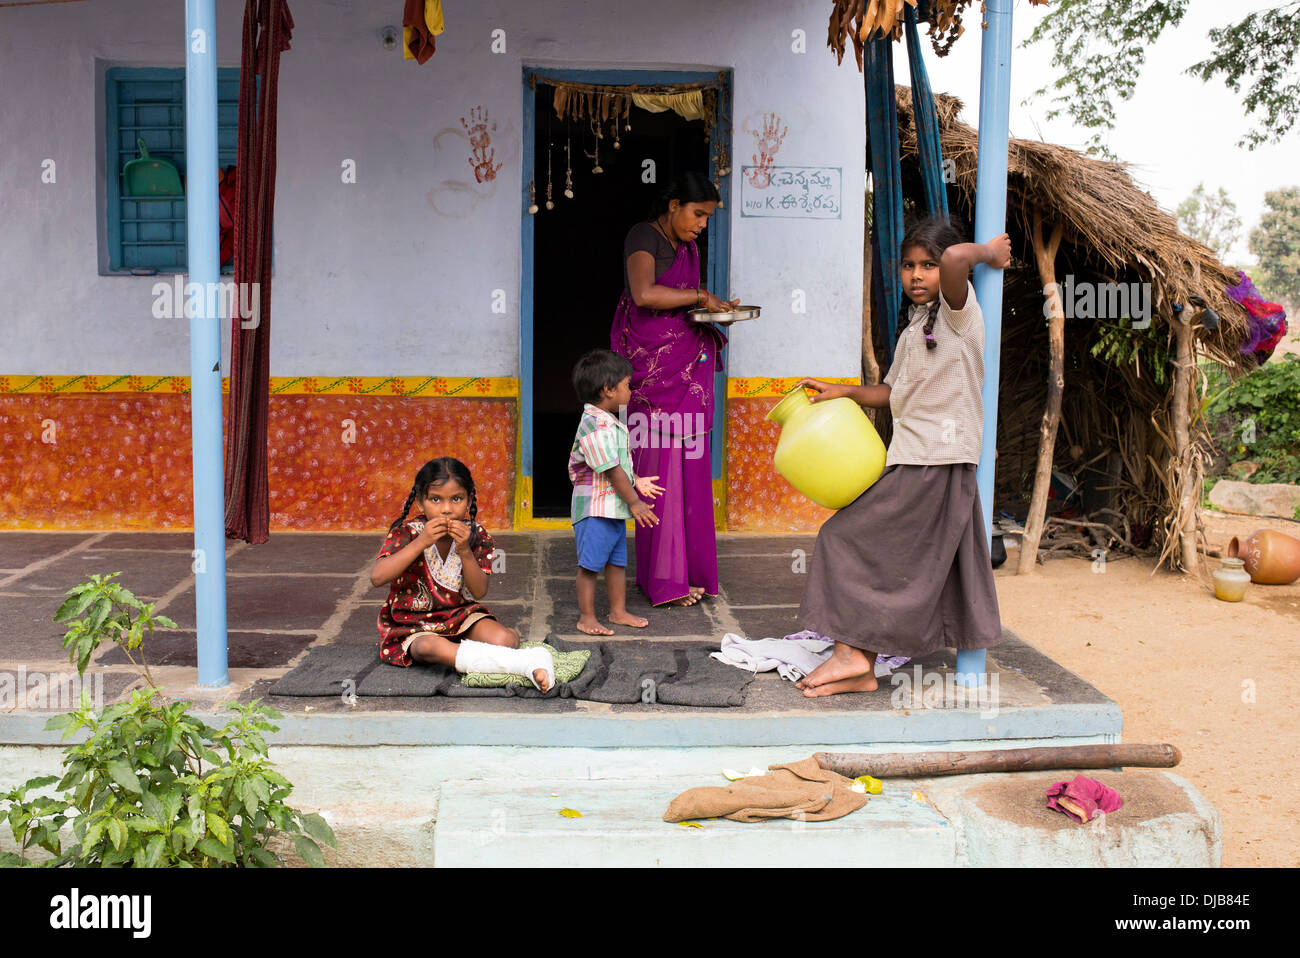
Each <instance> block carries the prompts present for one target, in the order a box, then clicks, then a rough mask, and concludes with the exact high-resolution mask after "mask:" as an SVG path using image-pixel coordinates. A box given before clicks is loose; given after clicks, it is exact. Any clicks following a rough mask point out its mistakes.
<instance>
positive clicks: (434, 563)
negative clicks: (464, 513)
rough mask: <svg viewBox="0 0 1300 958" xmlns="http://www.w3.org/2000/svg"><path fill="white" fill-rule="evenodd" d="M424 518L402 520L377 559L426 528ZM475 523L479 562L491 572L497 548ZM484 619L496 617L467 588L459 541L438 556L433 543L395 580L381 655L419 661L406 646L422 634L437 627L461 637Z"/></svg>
mask: <svg viewBox="0 0 1300 958" xmlns="http://www.w3.org/2000/svg"><path fill="white" fill-rule="evenodd" d="M424 522H425V520H424V517H423V516H418V517H416V518H413V519H407V520H406V521H405V522H403V523H402V524H401V526H399V527H398V528H397V531H395V532H391V533H389V535H388V538H387V539H385V540H384V546H383V548H382V549H380V550H379V556H378V558H381V559H382V558H383V557H384V556H390V555H393V554H394V553H397V552H401V551H402V549H404V548H406V546H407V545H409V544H410V543H411V542H412V541H413V540H414V539H415V538H416V537H417V536H418V535H419V534H420V532H421V531H422V530H423V529H424ZM476 528H477V530H478V542H477V544H476V545H475V547H474V558H475V560H476V561H477V562H478V567H479V568H480V569H482V570H483V571H484V572H485V573H487V574H488V575H491V573H492V560H493V558H494V557H495V556H496V547H495V545H494V544H493V542H492V537H491V536H490V535H488V534H487V530H486V529H484V528H483V527H482V526H480V525H477V524H476ZM483 618H488V619H495V618H496V616H495V615H493V614H492V613H491V612H489V611H488V610H487V609H486V608H485V607H484V606H483V605H482V604H480V603H479V602H478V601H476V600H475V599H474V596H473V595H472V594H471V593H470V591H469V589H468V588H466V586H465V577H464V571H463V569H462V567H461V560H460V555H459V553H457V552H456V545H455V543H454V542H453V543H452V547H451V549H449V550H448V552H447V558H446V559H445V560H444V559H443V558H442V557H441V556H440V555H438V547H437V546H429V548H427V549H425V550H424V555H423V556H421V557H420V558H419V559H417V560H416V561H414V562H412V563H411V564H410V565H409V566H407V567H406V571H404V572H403V573H402V574H401V575H399V576H398V577H397V578H396V579H394V580H393V584H392V586H391V587H390V588H389V590H388V599H387V601H385V602H384V605H383V608H381V609H380V610H379V658H380V660H382V661H384V662H388V663H389V664H391V665H403V666H405V665H411V664H413V662H414V660H413V659H412V658H411V656H410V653H409V652H408V651H407V650H408V648H409V646H410V644H411V641H412V640H413V639H415V638H416V637H417V636H418V635H419V634H420V633H422V632H436V633H438V634H439V635H444V636H446V637H447V638H449V639H452V640H453V641H456V636H457V635H459V634H461V633H464V632H465V631H467V630H468V629H469V627H470V626H472V625H473V624H474V623H475V622H477V621H478V620H479V619H483Z"/></svg>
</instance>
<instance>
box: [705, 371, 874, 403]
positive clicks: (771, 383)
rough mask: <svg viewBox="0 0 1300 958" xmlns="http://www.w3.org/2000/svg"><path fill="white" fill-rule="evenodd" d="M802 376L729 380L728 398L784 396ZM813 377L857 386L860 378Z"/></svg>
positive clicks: (823, 380) (813, 377)
mask: <svg viewBox="0 0 1300 958" xmlns="http://www.w3.org/2000/svg"><path fill="white" fill-rule="evenodd" d="M803 378H804V377H802V376H784V377H776V378H769V377H764V376H752V377H741V378H736V379H728V380H727V398H728V399H751V398H753V397H755V396H784V395H785V394H786V393H788V392H789V391H790V390H792V389H794V387H795V386H797V385H799V380H800V379H803ZM809 378H811V379H820V380H821V381H822V382H824V383H848V384H849V385H852V386H856V385H858V383H859V379H858V377H856V376H849V377H845V376H812V377H809Z"/></svg>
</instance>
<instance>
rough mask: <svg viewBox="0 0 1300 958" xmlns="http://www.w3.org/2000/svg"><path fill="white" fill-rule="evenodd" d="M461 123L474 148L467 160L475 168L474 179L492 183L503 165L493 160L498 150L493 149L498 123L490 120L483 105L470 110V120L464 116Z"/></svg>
mask: <svg viewBox="0 0 1300 958" xmlns="http://www.w3.org/2000/svg"><path fill="white" fill-rule="evenodd" d="M460 125H461V126H463V127H464V128H465V132H466V133H467V134H468V135H469V145H470V146H471V147H472V149H471V151H470V155H469V160H468V161H467V162H468V163H469V165H470V166H472V167H473V168H474V179H475V180H477V181H478V182H479V183H490V182H491V181H492V180H495V179H496V178H497V171H499V170H500V169H501V165H502V164H500V163H494V162H493V161H494V160H495V159H496V150H494V149H492V133H493V131H495V130H496V128H497V125H496V124H495V123H492V122H490V121H489V120H488V112H487V110H486V109H485V108H483V107H481V106H476V107H474V109H472V110H470V111H469V119H468V120H466V118H465V117H463V116H462V117H461V118H460Z"/></svg>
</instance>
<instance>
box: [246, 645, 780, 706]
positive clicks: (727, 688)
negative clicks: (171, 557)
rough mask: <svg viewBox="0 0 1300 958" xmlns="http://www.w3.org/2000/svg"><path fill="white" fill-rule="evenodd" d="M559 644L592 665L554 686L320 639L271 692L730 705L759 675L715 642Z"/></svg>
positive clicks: (737, 701) (740, 702) (739, 700)
mask: <svg viewBox="0 0 1300 958" xmlns="http://www.w3.org/2000/svg"><path fill="white" fill-rule="evenodd" d="M546 641H547V642H548V643H549V644H550V645H552V646H554V647H555V648H557V649H559V650H560V651H561V652H569V651H576V650H582V649H589V650H590V651H591V658H590V660H588V662H587V667H586V668H585V669H583V670H582V674H581V675H579V676H578V677H577V678H576V679H574V680H573V681H572V682H567V683H560V684H559V685H557V687H556V688H554V689H552V690H551V691H549V692H539V691H537V690H536V689H534V688H528V687H523V686H509V687H507V688H499V689H473V688H466V687H465V686H464V685H462V684H461V682H460V676H459V675H458V674H457V673H456V672H454V671H452V670H451V669H445V668H442V667H440V666H429V665H413V666H411V667H410V668H400V667H398V666H393V665H388V664H386V663H383V662H380V661H379V655H378V651H377V649H376V648H374V647H358V646H337V645H333V646H322V647H320V648H315V649H311V650H310V651H308V653H307V656H306V658H305V659H303V661H302V663H301V664H300V665H298V667H297V668H295V669H294V670H293V671H291V672H289V673H288V674H287V675H285V676H284V677H283V678H281V679H280V680H279V681H278V682H276V683H275V684H274V685H273V686H271V688H270V689H269V692H270V694H271V695H285V696H298V697H303V696H305V697H312V698H321V697H326V696H330V697H332V696H336V695H345V694H347V693H348V691H354V692H355V693H356V695H357V696H358V697H359V698H365V697H368V696H371V697H376V698H378V697H393V696H415V697H427V696H431V695H446V696H448V697H453V698H460V697H465V698H488V697H497V698H499V697H502V696H510V695H513V696H517V697H520V698H555V697H559V698H576V699H585V700H587V701H591V702H606V703H610V704H633V703H639V702H645V703H647V704H651V703H652V704H659V705H691V706H696V707H706V708H725V707H730V706H739V705H743V704H744V702H745V689H746V687H747V686H748V685H749V683H750V682H752V681H753V680H754V676H753V675H752V674H751V673H749V672H745V671H743V670H741V669H737V668H733V667H731V666H728V665H723V664H722V663H721V662H717V661H715V660H714V659H711V658H709V653H710V652H713V651H717V645H715V644H714V643H711V642H681V643H673V644H669V643H665V642H649V641H645V640H641V639H635V640H625V641H619V642H568V641H566V640H564V639H560V638H557V637H555V636H554V635H551V636H548V637H547V639H546Z"/></svg>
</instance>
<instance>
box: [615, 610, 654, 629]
mask: <svg viewBox="0 0 1300 958" xmlns="http://www.w3.org/2000/svg"><path fill="white" fill-rule="evenodd" d="M609 621H610V622H612V623H613V624H614V625H627V626H631V627H632V628H634V629H644V628H645V627H646V626H647V625H649V624H650V620H649V619H643V618H641V616H639V615H632V614H631V613H630V612H626V611H625V612H611V613H610V614H609Z"/></svg>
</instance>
